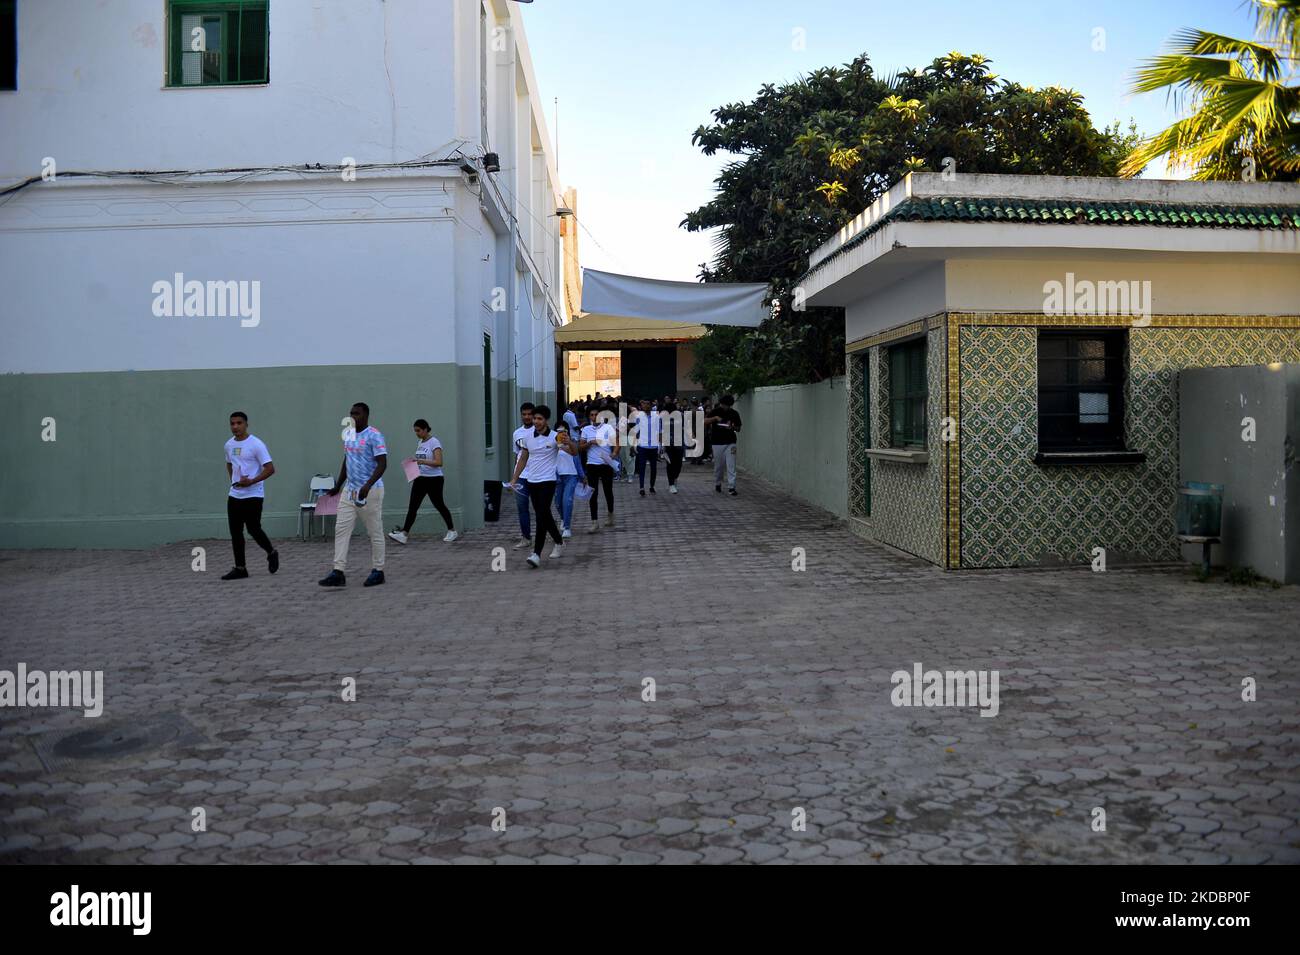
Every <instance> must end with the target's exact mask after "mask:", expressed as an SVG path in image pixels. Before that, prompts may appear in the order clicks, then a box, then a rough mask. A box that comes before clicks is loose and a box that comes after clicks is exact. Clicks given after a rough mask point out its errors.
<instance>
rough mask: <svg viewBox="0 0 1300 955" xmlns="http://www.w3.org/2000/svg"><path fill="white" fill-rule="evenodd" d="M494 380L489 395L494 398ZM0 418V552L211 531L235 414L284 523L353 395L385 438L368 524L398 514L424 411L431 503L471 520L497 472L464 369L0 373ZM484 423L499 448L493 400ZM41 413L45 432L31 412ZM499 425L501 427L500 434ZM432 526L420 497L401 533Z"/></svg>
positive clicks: (479, 395)
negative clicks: (436, 475) (385, 458)
mask: <svg viewBox="0 0 1300 955" xmlns="http://www.w3.org/2000/svg"><path fill="white" fill-rule="evenodd" d="M511 390H512V389H511V388H510V385H509V383H508V382H501V383H499V385H498V387H497V388H496V389H495V393H496V395H499V396H501V397H502V398H504V397H505V396H506V395H508V394H510V392H511ZM0 401H3V403H4V407H5V408H6V409H7V413H8V420H9V422H10V428H9V440H8V448H7V449H6V453H5V455H4V459H3V462H0V501H3V502H4V503H3V505H0V547H7V548H29V547H82V548H140V547H152V546H155V545H158V544H163V543H169V542H172V541H183V540H202V539H211V538H225V537H227V536H228V531H227V529H226V516H225V500H226V496H227V491H228V490H229V483H228V481H227V480H226V470H225V464H224V460H225V459H224V456H223V452H222V445H223V444H224V443H225V441H226V439H227V438H229V437H230V429H229V423H228V419H229V415H230V412H232V411H236V410H238V411H244V412H246V413H247V414H248V416H249V430H250V431H252V433H253V434H255V435H257V436H258V437H259V438H261V439H262V440H263V441H265V442H266V444H267V446H268V447H269V448H270V451H271V455H272V457H273V458H274V460H275V466H276V474H275V476H274V477H272V478H271V479H270V480H269V481H268V482H267V498H266V506H265V507H266V509H265V512H264V517H263V526H264V527H265V528H266V530H267V533H268V534H270V535H271V536H272V537H278V538H283V537H288V536H291V535H293V534H295V533H297V526H298V504H299V503H300V502H301V501H304V500H306V498H307V485H308V482H309V480H310V478H311V476H312V475H313V474H316V473H330V474H336V473H337V472H338V468H339V464H340V462H341V460H342V457H343V448H342V442H341V437H340V433H341V431H342V427H341V424H340V422H341V420H342V418H343V417H344V416H346V415H347V413H348V410H349V408H350V407H351V405H352V403H353V402H354V401H364V402H366V403H367V404H369V405H370V412H371V423H372V424H373V425H374V426H375V427H377V428H379V430H380V431H382V432H383V433H384V436H385V438H386V439H387V441H388V447H389V462H390V463H389V472H388V477H387V478H386V479H385V481H384V484H385V501H384V505H385V506H384V523H385V526H386V527H389V528H391V527H392V526H394V525H397V524H400V523H401V522H402V519H403V517H404V516H405V513H406V506H407V500H408V496H409V489H408V488H409V486H408V485H407V483H406V479H405V477H404V476H403V474H402V470H401V467H400V462H401V460H402V459H403V458H406V457H409V456H411V454H412V453H413V452H414V450H415V445H416V438H415V435H414V433H413V431H412V429H411V425H412V422H414V421H415V419H416V418H425V419H427V420H428V421H429V423H430V424H431V425H432V426H433V432H434V434H435V435H437V436H438V438H439V440H441V441H442V444H443V447H444V458H445V462H446V466H445V472H446V478H447V481H446V490H445V498H446V501H447V506H448V508H449V509H450V510H451V512H452V517H453V520H454V521H455V522H456V526H457V528H458V529H472V528H475V527H479V526H481V525H482V523H483V504H482V494H483V481H484V479H491V478H500V477H505V476H508V475H506V474H504V473H500V474H498V472H499V471H504V469H505V464H506V462H505V460H504V458H510V457H512V456H511V455H509V453H508V452H507V453H506V454H505V455H502V453H501V439H500V438H498V442H497V443H498V447H497V449H496V453H495V454H487V455H485V452H484V428H483V378H482V372H481V370H480V369H479V368H478V367H476V366H457V365H452V364H438V365H346V366H307V367H292V368H253V369H217V370H195V371H157V372H111V373H108V372H105V373H81V374H58V375H5V376H3V377H0ZM493 411H494V425H495V427H494V429H493V430H494V433H495V434H497V435H501V434H502V433H503V432H504V439H505V443H506V444H507V445H508V442H509V434H510V431H511V430H513V428H514V425H513V424H512V423H511V422H512V421H513V418H514V417H515V415H514V413H513V412H512V413H511V414H510V415H509V416H506V415H505V411H506V408H505V407H504V404H503V402H502V401H497V402H495V407H494V409H493ZM47 418H52V419H54V432H53V437H54V440H53V441H48V440H42V433H43V432H46V433H47V434H48V428H47V427H46V426H45V425H44V424H43V422H44V421H45V419H47ZM506 425H509V428H506ZM413 531H414V533H416V534H434V535H436V536H438V537H441V536H442V534H443V532H444V531H443V524H442V520H441V519H440V518H439V517H438V515H437V513H436V512H435V511H434V510H433V507H432V505H430V504H429V503H428V502H427V501H426V503H425V504H424V506H423V508H422V509H421V512H420V517H419V519H418V520H417V521H416V524H415V527H414V528H413Z"/></svg>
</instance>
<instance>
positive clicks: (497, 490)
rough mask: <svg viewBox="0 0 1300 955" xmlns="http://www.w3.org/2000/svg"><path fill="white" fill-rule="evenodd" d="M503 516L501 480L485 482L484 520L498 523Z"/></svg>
mask: <svg viewBox="0 0 1300 955" xmlns="http://www.w3.org/2000/svg"><path fill="white" fill-rule="evenodd" d="M500 517H501V482H500V481H484V482H483V520H484V521H486V522H489V523H496V521H497V520H498V519H499V518H500Z"/></svg>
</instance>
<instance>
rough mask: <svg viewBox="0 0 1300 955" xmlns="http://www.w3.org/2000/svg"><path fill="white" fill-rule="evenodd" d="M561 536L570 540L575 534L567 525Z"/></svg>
mask: <svg viewBox="0 0 1300 955" xmlns="http://www.w3.org/2000/svg"><path fill="white" fill-rule="evenodd" d="M560 536H561V537H563V538H564V539H565V540H568V539H569V538H570V537H572V536H573V531H571V530H569V529H568V528H567V527H566V528H565V529H564V532H563V533H562V534H560Z"/></svg>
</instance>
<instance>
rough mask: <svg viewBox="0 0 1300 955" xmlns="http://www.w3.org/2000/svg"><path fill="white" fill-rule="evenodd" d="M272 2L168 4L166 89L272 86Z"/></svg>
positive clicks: (186, 0) (188, 0)
mask: <svg viewBox="0 0 1300 955" xmlns="http://www.w3.org/2000/svg"><path fill="white" fill-rule="evenodd" d="M267 6H268V0H168V3H167V31H168V37H169V40H168V44H167V50H168V55H167V85H168V86H241V85H248V84H253V83H266V82H269V81H270V78H271V71H270V61H269V53H270V33H269V24H268V17H267Z"/></svg>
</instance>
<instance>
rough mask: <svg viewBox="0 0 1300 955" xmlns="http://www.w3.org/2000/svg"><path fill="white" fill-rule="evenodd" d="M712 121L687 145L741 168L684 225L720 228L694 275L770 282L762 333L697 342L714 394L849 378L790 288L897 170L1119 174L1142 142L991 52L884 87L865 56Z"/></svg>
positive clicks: (830, 334)
mask: <svg viewBox="0 0 1300 955" xmlns="http://www.w3.org/2000/svg"><path fill="white" fill-rule="evenodd" d="M713 120H714V121H713V122H712V123H711V124H709V125H705V126H701V127H699V128H698V129H697V130H696V131H695V134H694V137H693V140H692V141H693V142H694V143H695V144H696V145H698V146H699V147H700V148H701V149H702V150H703V151H704V153H705V154H706V155H714V154H715V153H717V152H719V151H721V152H724V153H731V154H733V155H736V156H737V157H740V158H737V159H736V160H735V161H734V162H731V163H728V164H727V165H726V166H725V167H724V168H723V170H722V172H721V173H720V174H719V175H718V177H717V194H716V195H715V196H714V198H713V199H712V200H711V201H709V202H708V203H707V204H705V205H703V206H701V207H700V208H698V209H696V210H695V211H693V212H690V213H688V214H687V216H686V218H685V220H684V221H683V222H682V225H683V226H684V227H685V228H686V229H688V230H690V231H700V230H706V229H718V230H719V231H718V233H717V237H716V242H715V248H714V252H715V257H714V260H713V262H712V263H711V264H707V265H702V266H701V268H700V277H701V279H703V280H704V281H706V282H707V281H716V282H767V283H769V284H770V286H771V289H772V294H773V298H774V300H775V305H774V307H773V315H772V317H771V318H770V319H768V320H767V321H765V322H764V323H763V325H762V327H760V328H758V329H734V328H715V329H713V330H712V332H711V333H710V335H709V336H707V337H706V338H705V339H702V340H701V341H700V342H699V343H697V346H696V374H697V377H698V378H699V380H700V381H701V383H702V384H704V385H705V387H707V388H709V389H710V390H713V391H718V390H733V391H745V390H748V389H749V388H753V387H757V386H759V385H768V384H785V383H790V382H804V381H820V380H822V379H823V378H826V377H828V376H830V375H834V374H838V373H841V372H842V370H843V367H844V322H843V317H842V313H841V311H840V310H839V309H826V308H809V309H796V307H795V302H794V301H793V294H794V283H795V281H796V279H797V278H798V277H799V276H800V275H801V274H802V273H803V272H804V270H805V269H806V267H807V264H808V255H809V253H811V252H812V251H813V250H814V249H816V248H817V247H818V246H819V245H821V243H822V242H824V241H825V240H826V239H827V238H828V237H829V236H831V235H832V234H833V233H834V232H835V231H836V230H837V229H839V228H840V227H842V226H843V225H844V224H845V223H846V222H848V221H849V220H850V219H851V218H853V216H855V215H857V214H858V213H859V212H861V211H862V210H863V209H864V208H866V207H867V206H868V205H870V204H871V203H872V202H873V201H874V200H875V199H876V197H878V196H879V195H880V194H881V193H883V192H885V191H886V190H887V189H888V188H889V186H890V185H891V184H892V183H894V182H896V181H897V180H898V179H900V178H901V177H902V176H903V175H904V174H905V173H907V172H911V171H914V170H931V171H939V170H941V169H942V168H944V163H945V160H951V162H954V163H955V170H956V171H957V172H958V173H961V172H976V173H979V172H1001V173H1039V174H1055V175H1074V176H1113V175H1116V174H1117V172H1118V168H1119V163H1120V162H1121V161H1122V159H1123V157H1124V156H1125V155H1127V154H1128V152H1129V151H1130V149H1131V148H1132V147H1133V145H1134V144H1135V143H1136V142H1137V139H1138V137H1137V134H1136V131H1135V130H1130V132H1129V133H1128V134H1127V135H1123V134H1121V133H1120V131H1119V129H1118V127H1117V126H1116V127H1113V128H1110V129H1105V130H1098V129H1096V128H1094V126H1093V124H1092V120H1091V119H1090V118H1089V116H1088V113H1087V111H1086V110H1085V109H1084V108H1083V105H1082V99H1081V97H1080V95H1079V94H1078V93H1075V92H1072V91H1070V90H1064V89H1059V88H1057V87H1049V88H1047V89H1042V90H1038V89H1033V88H1031V87H1027V86H1021V85H1020V84H1017V83H1010V82H1006V81H1003V80H1000V79H999V78H998V77H997V76H995V75H994V74H993V73H992V72H991V71H990V69H989V61H988V60H987V59H986V58H984V57H982V56H978V55H974V56H966V55H964V54H961V53H950V54H948V55H947V56H943V57H939V58H938V59H936V60H935V61H934V62H933V63H931V64H930V65H929V66H928V67H926V68H925V69H919V70H908V71H906V72H903V73H899V74H896V75H893V76H888V77H879V76H877V75H876V74H875V73H874V71H873V70H872V68H871V65H870V63H869V61H868V58H867V56H866V55H865V54H863V55H861V56H859V57H857V58H856V59H854V60H853V61H852V62H851V63H847V64H845V65H844V66H842V67H826V68H823V69H818V70H815V71H813V72H812V73H810V74H808V75H807V76H803V77H800V78H799V79H797V80H795V81H793V82H790V83H785V84H782V85H780V86H776V85H772V84H767V85H764V86H763V87H762V88H761V89H760V90H759V91H758V95H757V96H756V97H755V98H754V99H753V100H752V101H751V102H748V103H733V104H730V105H727V106H723V107H721V108H719V109H716V110H714V111H713ZM950 168H952V167H950Z"/></svg>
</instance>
